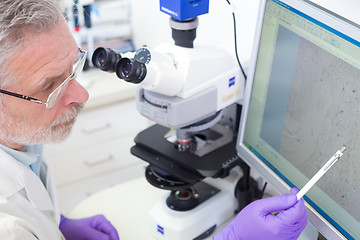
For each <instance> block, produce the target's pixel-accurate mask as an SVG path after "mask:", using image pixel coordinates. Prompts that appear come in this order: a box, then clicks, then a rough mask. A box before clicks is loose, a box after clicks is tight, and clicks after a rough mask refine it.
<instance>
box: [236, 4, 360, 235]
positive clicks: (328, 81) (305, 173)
mask: <svg viewBox="0 0 360 240" xmlns="http://www.w3.org/2000/svg"><path fill="white" fill-rule="evenodd" d="M259 16H260V17H259V22H258V24H257V33H256V37H255V44H254V45H255V47H254V52H253V55H252V56H253V59H252V60H251V62H250V67H249V72H248V79H247V83H246V90H245V97H244V103H243V111H242V116H241V121H240V127H239V136H238V144H237V151H238V154H239V156H240V157H241V158H242V159H243V160H244V161H245V162H246V163H248V164H249V166H250V167H251V168H252V169H255V170H257V172H259V173H260V174H261V175H262V176H263V178H264V179H265V180H266V181H268V182H269V183H270V184H271V185H272V186H273V187H274V188H275V189H277V190H278V192H279V193H284V192H288V191H289V189H290V188H291V187H297V188H298V189H301V188H302V187H303V186H304V185H305V183H306V182H307V181H308V180H309V179H310V178H311V177H312V176H313V175H314V174H315V173H316V172H317V171H318V170H319V169H320V168H321V167H322V166H323V164H325V162H327V161H328V160H329V158H330V157H331V156H332V155H333V154H334V153H335V152H336V151H337V150H339V149H340V148H342V147H343V145H345V146H346V147H347V150H346V151H345V153H344V155H343V157H342V158H341V159H340V160H339V161H338V162H337V163H336V164H335V165H334V166H333V167H332V168H331V169H330V170H329V171H328V172H327V173H326V174H325V175H324V176H323V177H322V178H321V179H320V180H319V181H318V183H317V184H316V185H315V186H314V187H313V188H312V189H311V190H310V191H309V192H308V193H307V194H306V195H305V197H304V199H305V201H306V206H307V208H308V210H309V211H308V213H309V221H310V222H311V223H312V224H313V225H314V226H315V227H316V228H317V229H318V230H319V231H320V232H321V233H322V235H323V236H325V237H326V238H328V239H344V238H348V239H360V188H359V187H358V186H359V184H360V30H359V26H358V25H356V24H355V23H352V22H350V21H348V20H346V19H344V18H343V17H341V16H338V15H336V14H334V13H332V12H329V11H327V10H325V9H323V8H321V7H319V6H317V5H315V4H314V3H311V2H309V1H301V0H282V1H279V0H262V1H261V3H260V15H259Z"/></svg>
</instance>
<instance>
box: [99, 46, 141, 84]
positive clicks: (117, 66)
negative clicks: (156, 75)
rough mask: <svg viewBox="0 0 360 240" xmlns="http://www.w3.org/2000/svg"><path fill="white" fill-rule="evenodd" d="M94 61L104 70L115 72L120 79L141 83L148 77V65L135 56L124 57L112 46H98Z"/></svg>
mask: <svg viewBox="0 0 360 240" xmlns="http://www.w3.org/2000/svg"><path fill="white" fill-rule="evenodd" d="M92 63H93V65H94V66H95V67H97V68H100V69H101V70H102V71H106V72H115V73H116V75H117V76H118V77H119V78H120V79H124V80H125V81H127V82H131V83H141V82H142V80H144V78H145V77H146V72H147V70H146V66H145V64H144V63H141V62H139V61H137V60H136V59H133V58H123V57H121V55H120V54H119V53H117V52H115V51H114V50H112V49H110V48H103V47H99V48H97V49H96V50H95V51H94V53H93V56H92Z"/></svg>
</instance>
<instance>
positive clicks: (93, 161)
mask: <svg viewBox="0 0 360 240" xmlns="http://www.w3.org/2000/svg"><path fill="white" fill-rule="evenodd" d="M112 160H114V156H113V155H112V154H109V155H108V156H107V157H105V158H100V159H87V160H85V161H84V163H85V165H86V166H88V167H93V166H96V165H99V164H103V163H107V162H110V161H112Z"/></svg>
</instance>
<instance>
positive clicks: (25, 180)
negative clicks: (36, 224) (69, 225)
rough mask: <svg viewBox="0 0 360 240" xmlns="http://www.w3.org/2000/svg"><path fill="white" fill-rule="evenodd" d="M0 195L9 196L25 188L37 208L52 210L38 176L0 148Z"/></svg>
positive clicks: (47, 195)
mask: <svg viewBox="0 0 360 240" xmlns="http://www.w3.org/2000/svg"><path fill="white" fill-rule="evenodd" d="M0 181H1V184H0V195H3V196H4V197H6V198H9V197H11V196H12V195H14V194H15V193H17V192H18V191H20V190H21V189H25V191H26V194H27V196H28V199H29V201H30V202H31V203H32V205H33V206H34V207H35V208H37V209H39V210H43V211H44V210H48V211H54V205H53V203H52V201H51V198H50V196H49V194H48V192H47V190H46V188H45V186H44V184H43V183H42V182H41V180H40V178H39V177H38V176H36V174H35V173H34V172H33V171H31V170H30V169H29V168H27V167H26V166H24V165H23V164H22V163H20V162H18V161H16V159H14V158H13V157H12V156H10V155H9V154H7V153H5V152H4V151H3V150H1V149H0Z"/></svg>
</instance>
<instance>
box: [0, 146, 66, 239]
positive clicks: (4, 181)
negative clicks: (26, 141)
mask: <svg viewBox="0 0 360 240" xmlns="http://www.w3.org/2000/svg"><path fill="white" fill-rule="evenodd" d="M40 171H41V173H42V174H45V175H43V176H46V187H45V186H44V184H43V183H42V181H41V180H40V178H39V177H38V176H36V174H35V173H34V172H32V171H31V170H30V169H29V168H27V167H26V166H25V165H23V164H22V163H20V162H18V161H17V160H15V159H14V158H13V157H12V156H10V155H9V154H7V153H5V152H4V151H3V150H1V149H0V239H6V240H15V239H16V240H28V239H29V240H30V239H31V240H35V239H36V240H38V239H39V240H53V239H54V240H55V239H56V240H59V239H65V238H64V237H63V235H62V234H61V232H60V230H59V221H60V214H59V211H58V206H57V200H56V193H55V186H54V183H53V181H52V180H51V174H50V173H49V172H48V169H47V164H46V162H45V161H43V163H42V165H41V170H40Z"/></svg>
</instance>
